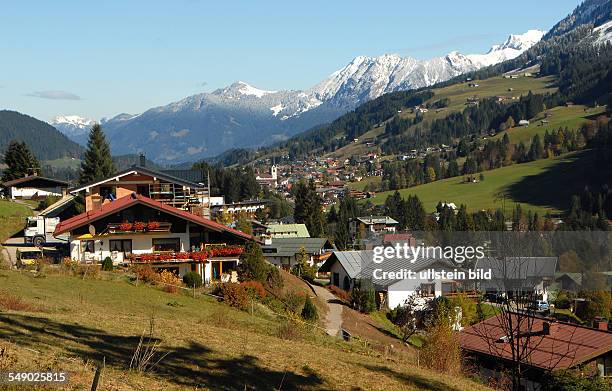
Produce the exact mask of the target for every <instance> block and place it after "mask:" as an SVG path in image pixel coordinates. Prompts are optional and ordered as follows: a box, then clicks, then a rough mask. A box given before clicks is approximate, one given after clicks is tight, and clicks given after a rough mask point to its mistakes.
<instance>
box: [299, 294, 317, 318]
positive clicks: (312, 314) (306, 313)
mask: <svg viewBox="0 0 612 391" xmlns="http://www.w3.org/2000/svg"><path fill="white" fill-rule="evenodd" d="M302 318H303V319H305V320H307V321H310V322H314V321H316V320H317V319H319V314H318V312H317V307H315V305H314V304H313V302H312V300H310V297H306V301H305V302H304V308H302Z"/></svg>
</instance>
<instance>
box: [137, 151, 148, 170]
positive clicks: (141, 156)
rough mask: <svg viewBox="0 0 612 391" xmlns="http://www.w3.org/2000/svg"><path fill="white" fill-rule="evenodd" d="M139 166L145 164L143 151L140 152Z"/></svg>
mask: <svg viewBox="0 0 612 391" xmlns="http://www.w3.org/2000/svg"><path fill="white" fill-rule="evenodd" d="M139 157H140V164H139V165H140V167H145V166H146V165H147V159H146V157H145V154H144V152H140V156H139Z"/></svg>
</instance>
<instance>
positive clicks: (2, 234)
mask: <svg viewBox="0 0 612 391" xmlns="http://www.w3.org/2000/svg"><path fill="white" fill-rule="evenodd" d="M31 214H32V210H31V209H30V208H28V207H27V206H25V205H21V204H17V203H15V202H10V201H0V243H4V241H5V240H6V239H8V238H9V237H11V236H12V235H13V234H15V233H17V232H19V231H20V230H21V229H23V227H24V226H25V218H26V216H30V215H31Z"/></svg>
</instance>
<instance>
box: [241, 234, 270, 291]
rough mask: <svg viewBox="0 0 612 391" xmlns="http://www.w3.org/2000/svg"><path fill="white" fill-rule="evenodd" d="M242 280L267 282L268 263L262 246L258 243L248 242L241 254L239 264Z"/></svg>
mask: <svg viewBox="0 0 612 391" xmlns="http://www.w3.org/2000/svg"><path fill="white" fill-rule="evenodd" d="M237 269H238V278H239V279H240V281H259V282H261V283H265V282H266V280H267V277H268V264H267V263H266V260H265V259H264V256H263V252H262V251H261V246H260V245H259V244H257V243H247V244H246V245H245V249H244V252H243V253H242V255H240V262H239V263H238V266H237Z"/></svg>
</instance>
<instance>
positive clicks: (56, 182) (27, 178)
mask: <svg viewBox="0 0 612 391" xmlns="http://www.w3.org/2000/svg"><path fill="white" fill-rule="evenodd" d="M28 182H40V183H45V184H46V185H51V187H67V186H68V185H69V183H68V182H66V181H60V180H59V179H53V178H46V177H43V176H38V175H28V176H24V177H22V178H17V179H13V180H12V181H6V182H4V183H2V186H4V187H13V186H15V185H21V184H24V183H28Z"/></svg>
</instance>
